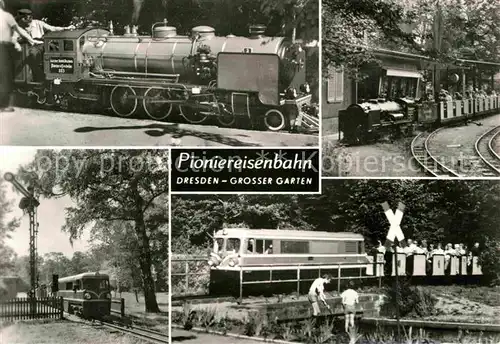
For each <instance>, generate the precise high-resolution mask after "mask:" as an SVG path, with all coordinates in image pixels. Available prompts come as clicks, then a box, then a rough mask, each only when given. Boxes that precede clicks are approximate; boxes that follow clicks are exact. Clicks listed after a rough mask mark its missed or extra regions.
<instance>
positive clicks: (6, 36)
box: [0, 9, 17, 43]
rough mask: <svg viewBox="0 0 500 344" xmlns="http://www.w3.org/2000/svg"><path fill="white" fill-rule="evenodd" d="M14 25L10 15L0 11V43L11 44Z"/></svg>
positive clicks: (14, 21) (14, 22)
mask: <svg viewBox="0 0 500 344" xmlns="http://www.w3.org/2000/svg"><path fill="white" fill-rule="evenodd" d="M16 25H17V23H16V20H15V19H14V17H13V16H12V14H10V13H9V12H6V11H4V10H2V9H0V43H12V34H13V32H14V27H16Z"/></svg>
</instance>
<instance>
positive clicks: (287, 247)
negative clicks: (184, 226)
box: [208, 228, 483, 297]
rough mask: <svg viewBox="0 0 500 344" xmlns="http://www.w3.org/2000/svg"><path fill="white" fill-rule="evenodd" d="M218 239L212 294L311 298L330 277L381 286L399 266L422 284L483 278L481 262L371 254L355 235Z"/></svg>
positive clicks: (220, 234)
mask: <svg viewBox="0 0 500 344" xmlns="http://www.w3.org/2000/svg"><path fill="white" fill-rule="evenodd" d="M213 238H214V246H213V250H212V252H211V254H210V258H209V260H208V264H209V265H210V287H209V290H210V295H218V294H219V295H220V294H224V295H234V296H239V297H241V296H242V295H243V294H244V292H243V290H245V294H246V293H247V292H252V293H254V292H256V291H257V292H260V293H262V292H264V293H268V292H272V293H279V292H280V291H282V292H285V293H286V292H289V291H290V290H296V291H297V292H299V293H305V292H307V290H308V288H309V286H310V284H311V283H312V281H314V280H315V279H316V278H318V277H319V276H322V275H323V274H326V273H328V274H331V275H332V276H333V278H334V282H333V283H332V285H334V286H335V285H340V282H341V281H342V280H346V279H354V280H364V281H365V282H367V283H368V280H371V281H373V282H374V283H378V280H379V277H380V278H383V277H384V276H388V277H390V276H395V274H396V267H397V269H398V270H397V271H398V275H399V276H412V280H413V281H414V282H415V283H419V284H430V283H444V284H446V283H477V282H478V281H479V280H480V277H481V276H482V275H483V273H482V270H481V266H480V265H479V264H478V257H472V256H471V257H466V256H461V257H456V256H451V257H449V256H448V257H447V256H445V255H438V254H434V255H433V256H432V257H426V255H425V254H412V255H411V256H408V257H407V256H406V254H404V253H397V254H388V255H386V256H384V254H377V253H375V254H373V255H372V254H367V253H366V252H365V241H364V238H363V236H362V235H360V234H356V233H350V232H319V231H318V232H316V231H301V230H276V229H247V228H226V229H223V230H219V231H217V232H216V233H214V236H213ZM332 288H333V287H332ZM250 290H251V291H250Z"/></svg>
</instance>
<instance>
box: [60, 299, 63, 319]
mask: <svg viewBox="0 0 500 344" xmlns="http://www.w3.org/2000/svg"><path fill="white" fill-rule="evenodd" d="M59 319H64V301H63V298H62V296H60V297H59Z"/></svg>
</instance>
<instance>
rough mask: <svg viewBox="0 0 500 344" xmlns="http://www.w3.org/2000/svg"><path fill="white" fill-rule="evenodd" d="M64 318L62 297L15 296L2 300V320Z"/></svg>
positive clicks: (0, 319)
mask: <svg viewBox="0 0 500 344" xmlns="http://www.w3.org/2000/svg"><path fill="white" fill-rule="evenodd" d="M62 318H63V299H62V297H41V298H15V299H11V300H7V301H2V302H0V321H6V320H8V321H11V320H29V319H62Z"/></svg>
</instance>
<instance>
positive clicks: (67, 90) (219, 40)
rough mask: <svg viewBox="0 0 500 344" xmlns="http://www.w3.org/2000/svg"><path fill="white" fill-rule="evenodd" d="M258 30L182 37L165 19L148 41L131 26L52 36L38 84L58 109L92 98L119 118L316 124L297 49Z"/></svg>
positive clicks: (196, 31) (197, 31)
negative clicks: (177, 116) (137, 116)
mask: <svg viewBox="0 0 500 344" xmlns="http://www.w3.org/2000/svg"><path fill="white" fill-rule="evenodd" d="M265 30H266V28H265V26H262V25H254V26H252V27H251V28H250V35H249V37H236V36H233V35H229V36H217V35H216V33H215V30H214V29H213V28H212V27H209V26H197V27H195V28H193V29H192V30H191V33H190V35H186V36H182V35H179V34H178V33H177V30H176V28H175V27H173V26H168V25H167V22H166V21H164V22H162V23H156V24H154V25H153V26H152V29H151V32H152V33H151V36H140V35H138V34H137V28H136V27H132V28H130V27H126V33H125V34H124V35H122V36H117V35H114V34H113V33H112V31H109V30H103V29H82V30H74V31H66V32H64V31H63V32H51V33H48V34H46V35H45V37H44V44H45V48H46V49H45V56H44V71H45V74H46V79H47V80H45V81H44V84H45V85H44V86H45V88H46V90H47V93H48V94H49V99H51V98H53V99H54V100H55V102H56V103H57V104H67V103H68V101H73V100H75V99H82V100H83V99H86V100H91V101H98V102H99V103H102V105H104V106H108V107H110V108H111V109H112V110H113V112H114V113H115V114H116V115H118V116H122V117H129V116H132V115H133V114H137V113H138V112H141V110H143V111H144V112H145V113H146V114H147V115H148V116H149V117H151V118H153V119H157V120H164V119H165V118H167V117H168V116H169V115H170V114H171V113H172V111H173V110H174V108H178V110H179V113H180V114H181V115H182V116H183V117H184V118H185V119H186V120H187V121H189V122H191V123H202V122H204V121H206V120H207V119H208V118H209V117H210V116H215V117H216V118H217V119H218V121H219V123H221V124H222V125H224V126H232V125H233V124H235V123H236V121H237V119H240V120H241V119H245V120H246V122H248V123H250V124H251V125H252V127H256V126H257V127H260V126H261V125H262V124H264V125H265V128H266V129H268V130H273V131H276V130H281V129H284V128H288V129H293V128H294V126H295V124H296V122H297V120H298V122H301V123H302V124H304V123H309V124H311V121H312V124H316V123H319V122H317V121H316V119H315V117H316V116H317V113H316V107H315V106H314V105H313V104H311V97H312V96H311V94H310V87H309V85H308V84H307V82H306V79H305V67H306V53H305V50H304V48H303V46H302V45H301V44H297V43H293V42H291V41H290V40H288V39H287V38H285V37H267V36H265V35H264V32H265ZM140 105H142V106H140Z"/></svg>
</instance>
